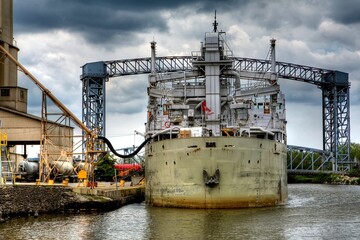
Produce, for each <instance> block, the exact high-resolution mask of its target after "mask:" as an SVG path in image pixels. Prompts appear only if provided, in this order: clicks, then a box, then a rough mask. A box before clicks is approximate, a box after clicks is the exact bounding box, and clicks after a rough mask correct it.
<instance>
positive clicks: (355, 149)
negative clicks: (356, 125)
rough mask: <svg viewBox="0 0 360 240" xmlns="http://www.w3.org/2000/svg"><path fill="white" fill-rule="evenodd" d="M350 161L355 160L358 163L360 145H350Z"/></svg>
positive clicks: (359, 159)
mask: <svg viewBox="0 0 360 240" xmlns="http://www.w3.org/2000/svg"><path fill="white" fill-rule="evenodd" d="M350 159H354V160H355V159H356V160H357V161H358V162H359V161H360V144H359V143H351V144H350Z"/></svg>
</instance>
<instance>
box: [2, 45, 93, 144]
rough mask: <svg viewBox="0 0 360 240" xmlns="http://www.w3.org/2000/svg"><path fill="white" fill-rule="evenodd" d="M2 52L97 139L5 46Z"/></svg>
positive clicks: (80, 126)
mask: <svg viewBox="0 0 360 240" xmlns="http://www.w3.org/2000/svg"><path fill="white" fill-rule="evenodd" d="M0 50H1V51H2V52H3V53H4V54H5V56H7V57H9V58H10V59H11V61H13V62H14V63H15V64H16V65H17V66H18V67H19V68H20V69H21V70H22V71H23V72H24V73H25V74H26V75H27V76H28V77H29V78H30V79H31V80H32V81H33V82H34V83H35V84H36V85H37V86H38V87H39V88H40V89H41V90H42V91H43V92H44V93H45V94H46V95H47V96H48V97H49V98H50V99H51V100H52V101H53V102H54V104H55V105H56V106H57V107H58V108H60V109H61V110H62V111H63V112H64V113H65V114H66V115H67V116H69V117H70V118H71V119H72V120H73V121H74V122H75V124H76V125H77V126H78V127H79V128H81V129H82V130H84V131H85V132H86V133H87V134H89V135H90V136H91V137H93V138H96V137H97V136H96V134H95V133H94V132H93V131H92V130H91V129H89V128H88V127H87V126H86V125H85V124H84V123H83V122H82V121H80V119H79V118H77V117H76V116H75V114H73V113H72V112H71V111H70V110H69V109H68V108H67V107H66V106H65V105H64V104H62V103H61V102H60V100H59V99H57V97H55V95H53V94H52V93H51V92H50V90H49V89H47V88H46V87H45V86H44V85H43V84H42V83H41V82H40V81H39V80H37V79H36V77H35V76H34V75H32V74H31V73H30V72H29V71H28V70H27V69H26V68H25V67H24V66H23V65H22V64H21V63H20V62H19V61H18V60H17V59H16V58H14V57H13V56H12V55H11V54H10V53H9V52H8V51H7V50H6V49H5V48H4V47H3V46H1V45H0Z"/></svg>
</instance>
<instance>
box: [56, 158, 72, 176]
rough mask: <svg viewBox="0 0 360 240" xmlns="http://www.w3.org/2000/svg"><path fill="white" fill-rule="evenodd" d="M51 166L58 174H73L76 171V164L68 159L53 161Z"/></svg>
mask: <svg viewBox="0 0 360 240" xmlns="http://www.w3.org/2000/svg"><path fill="white" fill-rule="evenodd" d="M51 167H52V168H53V171H56V173H57V174H62V175H72V174H73V173H74V166H73V165H72V164H71V163H70V162H68V161H61V160H57V161H53V162H52V163H51Z"/></svg>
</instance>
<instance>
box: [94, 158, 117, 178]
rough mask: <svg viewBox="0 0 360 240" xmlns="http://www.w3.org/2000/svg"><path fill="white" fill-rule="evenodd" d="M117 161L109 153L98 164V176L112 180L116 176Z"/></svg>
mask: <svg viewBox="0 0 360 240" xmlns="http://www.w3.org/2000/svg"><path fill="white" fill-rule="evenodd" d="M115 162H116V159H115V158H114V156H113V155H110V153H107V154H106V155H105V156H103V157H102V158H99V159H98V161H97V162H96V165H95V166H96V175H97V176H101V177H102V178H112V177H113V176H114V175H115V169H114V164H115Z"/></svg>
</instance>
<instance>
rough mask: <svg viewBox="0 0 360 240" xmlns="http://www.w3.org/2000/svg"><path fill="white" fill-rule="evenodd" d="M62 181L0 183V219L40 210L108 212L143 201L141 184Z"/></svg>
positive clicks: (27, 214) (36, 214) (39, 213)
mask: <svg viewBox="0 0 360 240" xmlns="http://www.w3.org/2000/svg"><path fill="white" fill-rule="evenodd" d="M74 185H76V184H75V183H73V184H70V185H69V186H63V185H62V184H53V185H48V184H40V185H36V184H21V183H20V184H19V183H17V184H14V185H0V221H5V220H6V219H9V218H12V217H19V216H38V215H41V214H44V213H71V212H74V213H79V212H87V211H101V212H102V211H110V210H114V209H117V208H119V207H121V206H124V205H126V204H131V203H137V202H142V201H143V200H144V193H145V187H144V186H141V185H139V186H129V184H127V185H125V186H124V187H119V186H115V184H113V185H110V184H109V183H100V184H99V185H98V187H97V188H96V189H91V188H89V187H77V186H74Z"/></svg>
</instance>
